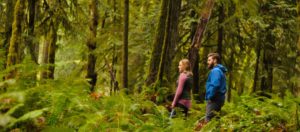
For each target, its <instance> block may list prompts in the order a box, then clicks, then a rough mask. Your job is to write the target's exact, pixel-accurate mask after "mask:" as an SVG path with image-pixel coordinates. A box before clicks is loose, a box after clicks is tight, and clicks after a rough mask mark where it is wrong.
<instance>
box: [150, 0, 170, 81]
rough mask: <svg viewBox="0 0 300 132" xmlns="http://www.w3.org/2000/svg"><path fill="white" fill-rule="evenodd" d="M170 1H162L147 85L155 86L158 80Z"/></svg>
mask: <svg viewBox="0 0 300 132" xmlns="http://www.w3.org/2000/svg"><path fill="white" fill-rule="evenodd" d="M168 5H169V0H162V4H161V12H160V18H159V23H158V26H157V29H156V36H155V41H154V44H153V49H152V55H151V59H150V67H149V73H148V76H147V80H146V85H147V86H149V85H151V84H153V83H154V82H155V81H156V79H157V74H158V69H159V64H160V60H161V52H162V49H163V43H164V39H165V29H166V21H167V19H166V18H167V15H168Z"/></svg>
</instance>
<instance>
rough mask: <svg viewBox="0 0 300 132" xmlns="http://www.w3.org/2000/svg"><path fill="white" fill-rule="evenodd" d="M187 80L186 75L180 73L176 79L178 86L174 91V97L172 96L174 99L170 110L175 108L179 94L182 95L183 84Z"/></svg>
mask: <svg viewBox="0 0 300 132" xmlns="http://www.w3.org/2000/svg"><path fill="white" fill-rule="evenodd" d="M186 79H187V75H185V74H183V73H181V74H180V76H179V79H178V86H177V89H176V93H175V96H174V99H173V102H172V108H174V107H175V105H176V103H177V101H178V99H179V97H180V95H181V93H182V90H183V86H184V83H185V81H186Z"/></svg>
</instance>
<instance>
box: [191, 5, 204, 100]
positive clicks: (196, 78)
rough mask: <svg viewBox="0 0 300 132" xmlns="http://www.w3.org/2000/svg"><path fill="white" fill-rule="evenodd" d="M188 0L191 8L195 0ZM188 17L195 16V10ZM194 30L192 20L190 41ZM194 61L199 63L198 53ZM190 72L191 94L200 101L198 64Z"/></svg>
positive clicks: (195, 23) (195, 26)
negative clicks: (191, 79)
mask: <svg viewBox="0 0 300 132" xmlns="http://www.w3.org/2000/svg"><path fill="white" fill-rule="evenodd" d="M189 2H190V3H189V4H190V5H189V8H192V6H193V5H194V4H196V3H195V1H194V2H192V1H189ZM190 17H191V18H196V11H195V10H192V11H191V14H190ZM196 30H197V22H192V23H191V32H190V37H189V38H190V40H191V43H192V42H193V39H194V36H195V33H196ZM195 63H199V53H198V54H196V62H195ZM192 72H193V73H194V75H193V85H194V86H193V87H194V88H193V89H192V91H193V94H194V95H195V99H196V100H200V101H201V99H202V98H201V94H200V93H199V89H200V86H199V84H200V79H199V65H196V66H195V67H194V68H193V69H192ZM195 73H196V74H195ZM198 94H199V95H198ZM199 96H200V97H199Z"/></svg>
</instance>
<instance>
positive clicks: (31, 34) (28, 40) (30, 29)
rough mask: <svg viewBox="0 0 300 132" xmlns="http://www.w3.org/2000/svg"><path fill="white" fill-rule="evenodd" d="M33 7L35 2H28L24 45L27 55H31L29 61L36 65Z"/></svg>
mask: <svg viewBox="0 0 300 132" xmlns="http://www.w3.org/2000/svg"><path fill="white" fill-rule="evenodd" d="M35 5H36V0H29V1H28V6H29V22H28V34H27V37H26V45H27V47H28V49H29V53H30V55H31V59H32V60H33V61H34V62H35V63H36V64H37V63H38V60H37V52H36V51H37V50H36V44H35V43H34V41H33V40H34V21H35Z"/></svg>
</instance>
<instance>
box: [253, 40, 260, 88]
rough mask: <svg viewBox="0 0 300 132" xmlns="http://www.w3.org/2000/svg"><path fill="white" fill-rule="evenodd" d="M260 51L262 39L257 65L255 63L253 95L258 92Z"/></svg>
mask: <svg viewBox="0 0 300 132" xmlns="http://www.w3.org/2000/svg"><path fill="white" fill-rule="evenodd" d="M258 37H259V36H258ZM258 39H259V38H258ZM260 49H261V44H260V39H259V40H258V45H257V47H256V63H255V72H254V79H253V88H252V93H254V92H256V90H257V81H258V77H259V63H260V62H259V60H260Z"/></svg>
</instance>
